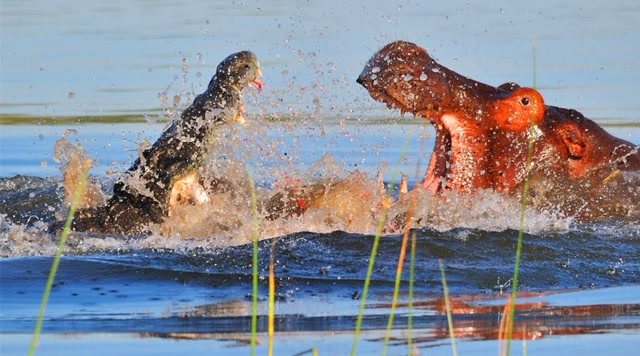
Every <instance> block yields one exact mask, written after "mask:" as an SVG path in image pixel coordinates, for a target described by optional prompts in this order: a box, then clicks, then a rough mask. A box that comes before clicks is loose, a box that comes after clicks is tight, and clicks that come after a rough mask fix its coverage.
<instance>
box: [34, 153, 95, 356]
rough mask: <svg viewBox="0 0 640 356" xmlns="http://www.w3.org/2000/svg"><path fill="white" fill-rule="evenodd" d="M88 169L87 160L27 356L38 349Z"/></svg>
mask: <svg viewBox="0 0 640 356" xmlns="http://www.w3.org/2000/svg"><path fill="white" fill-rule="evenodd" d="M90 168H91V160H90V159H88V160H86V161H85V162H84V165H83V166H82V175H81V176H80V180H79V181H78V186H77V187H76V190H75V192H74V194H73V199H72V201H71V206H70V207H69V213H68V214H67V220H66V221H65V223H64V228H63V230H62V234H61V235H60V242H59V243H58V249H57V250H56V254H55V256H54V257H53V264H52V265H51V270H50V271H49V278H48V279H47V283H46V284H45V288H44V292H43V293H42V302H41V303H40V312H39V313H38V320H37V321H36V326H35V329H34V331H33V339H32V340H31V346H30V347H29V355H33V354H35V351H36V348H37V347H38V342H39V340H40V333H41V332H42V324H43V321H44V314H45V312H46V310H47V303H48V302H49V296H50V294H51V288H52V287H53V282H54V280H55V278H56V274H57V273H58V266H59V265H60V259H61V258H62V251H63V250H64V246H65V244H66V243H67V238H68V237H69V232H70V231H71V223H72V222H73V217H74V216H75V214H76V209H77V207H78V204H79V203H80V199H81V198H82V195H83V194H84V189H85V187H86V184H87V177H88V176H89V169H90Z"/></svg>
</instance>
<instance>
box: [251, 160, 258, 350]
mask: <svg viewBox="0 0 640 356" xmlns="http://www.w3.org/2000/svg"><path fill="white" fill-rule="evenodd" d="M249 184H250V185H251V212H252V214H253V230H252V234H253V279H252V285H253V292H252V300H251V355H255V354H256V346H257V340H258V240H259V238H258V203H257V198H256V184H255V182H254V180H253V174H252V173H251V172H249Z"/></svg>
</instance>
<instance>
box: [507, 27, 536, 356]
mask: <svg viewBox="0 0 640 356" xmlns="http://www.w3.org/2000/svg"><path fill="white" fill-rule="evenodd" d="M532 48H533V87H534V88H536V87H537V76H538V73H537V71H538V69H537V62H538V60H537V48H536V37H535V36H533V37H532ZM537 130H538V128H537V127H535V124H533V123H532V125H531V127H530V128H529V147H528V152H527V166H526V176H525V180H524V187H523V189H522V190H523V191H522V208H521V213H520V228H519V230H518V247H517V248H516V262H515V267H514V271H513V289H512V291H511V298H510V299H509V310H510V312H511V314H510V315H509V318H508V323H507V355H511V341H512V340H513V328H514V325H515V319H516V308H515V306H516V298H517V295H518V282H519V277H520V259H521V255H522V240H523V238H524V219H525V213H526V210H527V200H528V198H529V183H530V182H529V180H530V174H531V161H532V159H533V146H534V143H535V139H536V135H537V133H536V131H537Z"/></svg>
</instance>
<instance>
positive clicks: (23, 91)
mask: <svg viewBox="0 0 640 356" xmlns="http://www.w3.org/2000/svg"><path fill="white" fill-rule="evenodd" d="M638 18H640V6H639V5H638V4H637V2H636V1H631V0H629V1H617V2H608V3H607V2H584V3H579V4H573V3H570V2H564V1H552V0H543V1H537V2H529V3H526V4H523V3H518V2H513V1H493V2H491V3H487V2H471V3H470V2H466V1H447V2H433V3H420V2H408V1H401V2H396V3H392V2H387V1H378V0H374V1H362V2H344V1H324V2H314V1H308V2H280V1H269V2H262V1H261V2H257V1H244V2H229V3H222V2H211V1H201V0H197V1H189V2H170V1H154V2H149V1H142V0H136V1H110V2H107V3H105V2H88V3H85V4H80V3H77V2H74V1H68V0H61V1H55V2H36V1H18V0H7V1H3V2H2V3H1V4H0V39H1V41H0V51H1V56H0V178H7V177H12V176H14V175H16V174H21V175H27V176H37V177H42V178H45V179H46V180H44V181H35V183H31V184H33V186H28V187H14V188H11V189H5V188H6V187H11V185H10V184H7V185H3V186H2V187H3V189H4V190H2V191H0V194H1V196H2V199H3V200H2V202H1V203H2V204H3V205H2V206H3V207H10V208H11V209H13V210H11V211H12V212H13V211H18V212H19V213H20V212H21V213H22V214H23V215H24V216H22V217H23V218H25V219H26V220H30V219H32V218H35V220H38V218H39V219H43V220H46V219H51V218H52V217H51V216H52V215H53V214H54V212H53V211H47V212H46V213H41V215H40V216H36V217H32V216H29V214H28V213H30V212H31V211H43V210H37V209H33V207H29V206H27V208H24V207H21V205H20V204H21V203H23V202H24V203H29V201H30V199H36V200H37V199H39V198H40V197H41V196H44V197H45V198H46V199H49V200H47V201H48V202H49V203H50V202H51V199H54V200H55V199H58V200H59V195H56V194H60V188H59V187H58V183H59V181H60V175H61V174H60V170H59V168H60V165H59V164H58V163H57V162H55V161H54V160H53V144H54V142H55V141H56V140H58V139H59V138H60V137H62V135H63V133H64V132H65V130H67V129H74V130H76V131H77V132H78V133H77V134H76V135H71V136H70V140H71V141H72V142H74V143H77V144H79V145H81V146H82V147H84V148H85V149H86V150H87V151H88V152H89V154H90V155H91V156H92V157H93V158H94V159H95V160H96V165H95V167H94V168H93V170H92V174H93V175H94V177H96V178H97V179H98V180H100V181H101V182H103V183H104V184H106V185H109V183H111V182H112V180H113V179H114V177H116V176H117V172H122V171H124V170H126V169H127V167H129V165H130V164H131V162H132V161H133V160H134V159H135V157H136V149H137V147H138V144H139V143H140V142H141V141H143V140H149V141H153V140H155V139H156V138H157V137H158V136H159V134H160V132H161V131H162V128H163V127H164V125H165V122H166V119H167V118H169V117H171V116H172V115H175V113H176V112H179V111H180V109H182V108H184V107H186V105H188V104H189V103H190V101H191V100H192V99H193V97H194V96H195V95H196V94H198V93H200V92H202V91H203V89H204V86H205V85H206V84H207V82H208V81H209V79H210V77H211V75H212V73H213V70H214V67H215V65H217V63H218V62H219V61H220V60H222V59H223V58H224V57H226V56H227V55H228V54H230V53H232V52H236V51H238V50H242V49H250V50H252V51H254V52H255V53H256V54H257V55H258V57H259V59H260V61H261V67H262V71H263V73H264V78H263V81H264V83H265V87H264V90H263V91H262V92H261V93H257V92H256V91H248V92H247V93H246V96H245V105H246V107H247V110H248V115H247V118H248V121H249V124H248V125H247V126H246V127H244V128H241V129H239V131H238V133H239V134H240V135H241V137H243V138H244V141H242V142H245V143H246V144H244V145H242V148H243V151H242V152H243V155H241V157H242V159H243V160H244V162H245V163H246V164H247V165H248V166H249V167H252V168H253V169H254V170H255V173H256V174H257V178H258V183H259V184H261V185H262V186H268V185H269V184H270V183H272V182H273V179H274V178H273V175H272V173H273V172H274V171H275V172H276V173H282V172H293V171H294V170H299V171H301V172H304V171H305V170H307V169H311V168H312V167H313V166H314V165H315V164H316V162H317V161H318V160H321V159H322V157H323V156H324V155H325V154H326V153H330V154H331V157H332V158H333V159H334V160H335V167H333V170H336V169H337V170H341V171H344V172H350V171H354V170H356V169H357V170H360V171H363V172H365V173H366V174H367V175H368V176H369V177H374V176H375V174H376V172H377V171H378V169H379V168H380V164H381V163H382V162H387V163H388V165H389V167H392V168H393V167H399V170H400V171H401V172H402V173H404V174H407V175H408V176H409V177H410V182H411V183H413V182H415V180H416V179H419V177H420V175H421V174H422V173H423V172H424V169H425V167H426V164H427V163H428V162H427V159H428V157H429V154H430V151H431V149H432V145H433V130H432V128H431V127H429V126H422V125H421V124H420V122H419V121H413V122H409V121H408V120H405V121H401V122H398V121H396V119H398V118H399V113H398V112H394V111H389V110H388V109H387V108H386V107H385V106H384V105H383V104H381V103H378V102H375V101H373V100H372V99H371V98H370V97H369V95H368V93H367V92H366V91H365V90H364V89H363V88H362V87H360V86H359V85H358V84H357V83H355V78H356V77H357V75H358V74H359V73H360V71H361V70H362V68H363V66H364V63H365V62H366V61H367V60H368V58H369V57H370V56H371V55H372V54H373V53H374V52H375V51H376V50H378V49H379V48H380V47H382V46H383V45H384V44H386V43H388V42H390V41H394V40H398V39H402V40H408V41H412V42H415V43H417V44H419V45H421V46H424V47H426V48H428V49H429V51H430V53H431V54H432V55H433V57H435V58H436V59H437V60H438V61H439V62H440V63H441V64H443V65H445V66H447V67H449V68H451V69H453V70H455V71H457V72H459V73H461V74H464V75H467V76H470V77H473V78H474V79H476V80H479V81H483V82H486V83H488V84H492V85H498V84H501V83H503V82H507V81H514V82H518V83H520V84H521V85H526V86H533V85H535V86H536V87H537V88H538V89H539V90H540V91H541V92H542V94H543V95H544V97H545V100H546V102H547V103H548V104H551V105H557V106H562V107H569V108H574V109H577V110H579V111H581V112H582V113H584V114H585V115H586V116H587V117H589V118H592V119H594V120H595V121H597V122H598V123H600V124H602V125H603V126H605V128H606V129H607V130H608V131H609V132H611V133H612V134H614V135H616V136H618V137H622V138H624V139H627V140H629V141H632V142H635V143H638V142H640V120H639V117H640V115H638V114H639V113H640V104H639V102H638V100H637V95H636V93H637V92H638V89H639V88H638V83H640V61H638V58H640V46H638V45H637V44H638V43H640V22H638ZM534 54H535V56H534ZM174 100H175V102H176V105H175V108H174V107H173V103H174ZM114 115H134V116H135V119H136V120H137V122H134V123H131V122H127V123H123V122H119V121H118V119H114V118H113V116H114ZM14 116H21V117H20V118H17V119H16V118H15V117H14ZM273 118H276V119H283V120H281V121H273V120H271V119H273ZM383 118H386V119H388V118H391V120H381V119H383ZM406 119H409V118H406ZM145 121H146V122H145ZM405 142H408V148H404V145H405ZM403 153H404V156H402V155H403ZM274 157H276V158H274ZM399 157H403V159H401V160H400V161H399ZM391 170H392V169H391V168H388V169H387V171H386V173H385V178H386V179H387V180H390V178H391V176H392V174H391V172H390V171H391ZM330 173H331V172H330ZM333 173H335V171H333ZM343 175H344V174H343ZM8 181H10V180H2V183H3V184H4V183H5V182H8ZM41 186H44V187H47V190H44V192H43V190H42V188H41ZM106 190H107V191H108V189H106ZM47 194H48V195H47ZM58 200H55V201H56V202H58ZM488 203H489V204H491V205H488V206H487V207H486V211H483V210H482V209H475V210H473V211H470V210H468V209H466V205H464V204H461V205H460V206H461V208H459V210H457V211H454V213H455V214H456V216H451V219H452V220H454V219H457V220H454V221H462V223H461V224H460V225H462V226H454V227H453V228H451V229H442V228H441V227H435V228H431V227H426V228H424V229H420V230H418V231H417V238H418V242H417V246H418V253H417V256H418V267H417V275H416V278H415V281H416V291H417V296H416V300H417V301H418V302H420V303H422V304H421V305H420V306H419V307H416V308H415V309H414V310H413V313H414V315H415V317H416V319H415V323H416V324H415V329H414V330H415V333H416V337H417V339H416V342H417V348H418V351H419V352H421V353H423V354H442V353H445V354H451V347H450V340H449V336H448V327H447V325H446V317H445V316H444V315H443V314H442V308H441V307H439V305H440V304H439V303H441V300H440V297H441V296H442V286H441V281H442V280H441V276H440V273H439V264H438V259H439V258H441V259H443V263H444V264H445V266H446V268H447V276H448V280H449V286H450V288H451V289H452V292H453V293H454V297H456V298H458V297H459V298H460V299H459V300H457V301H456V303H457V305H459V308H458V310H457V312H456V314H455V315H454V317H453V319H454V325H455V326H456V334H457V335H458V337H459V340H460V345H459V346H460V350H461V352H462V353H463V354H467V353H492V352H497V351H498V342H497V340H495V335H494V333H495V331H496V330H497V328H498V325H497V324H498V323H499V319H500V317H501V316H502V314H501V313H502V309H501V307H500V308H496V309H486V308H485V307H486V306H487V305H498V306H501V305H503V304H504V302H505V296H504V294H503V292H504V291H507V292H508V291H510V281H509V279H510V278H511V275H512V264H513V261H514V253H515V252H514V251H515V241H516V238H517V231H515V230H514V227H517V226H518V224H517V218H518V216H519V214H518V213H517V212H514V211H511V210H514V209H510V208H509V206H508V205H507V208H504V207H502V208H501V209H503V210H502V211H501V210H500V206H501V204H503V203H504V202H502V201H500V199H497V198H496V199H491V197H490V199H489V200H488ZM493 205H498V206H497V207H495V206H493ZM40 208H41V209H42V207H40ZM7 209H8V208H7ZM448 209H451V207H449V208H448ZM45 210H46V209H45ZM436 210H437V209H436ZM445 211H449V210H445ZM1 213H2V214H7V213H9V212H8V211H3V212H1ZM239 215H240V213H239ZM30 221H32V220H30ZM45 223H46V222H45ZM45 223H40V224H37V223H36V224H34V225H28V226H27V225H21V224H20V223H16V222H15V221H12V220H11V219H6V220H5V219H4V218H3V221H2V222H0V253H1V255H2V256H3V258H2V259H0V271H1V273H0V282H1V285H2V288H0V351H1V353H3V354H5V353H7V354H15V353H19V354H22V353H24V352H25V351H26V350H27V347H28V343H29V342H30V336H31V335H30V333H31V331H32V330H33V327H34V323H35V317H36V313H37V310H38V308H39V301H40V296H41V293H42V287H43V286H44V281H45V279H46V277H47V273H48V271H49V267H50V265H51V257H50V256H51V255H52V254H53V252H54V251H55V246H56V243H57V238H55V237H52V236H51V235H49V234H47V233H46V231H45V230H46V224H45ZM528 223H529V224H530V225H528V226H529V227H530V230H532V232H531V233H530V234H527V235H525V250H524V255H523V271H522V278H523V279H522V284H521V289H522V290H523V291H524V292H528V293H538V292H542V294H540V295H530V296H529V297H528V299H525V300H524V301H525V302H530V303H531V304H528V305H526V306H525V307H523V308H524V309H523V310H522V313H521V314H519V318H521V319H520V320H521V324H520V325H522V326H523V327H524V328H526V329H527V330H529V331H530V332H531V333H530V334H528V335H527V336H526V338H527V340H528V341H527V346H526V347H527V348H528V350H529V352H530V353H534V354H541V353H545V352H549V350H552V352H556V353H578V352H579V353H581V354H585V355H587V354H602V353H603V352H614V353H616V352H619V353H627V354H628V353H632V352H634V351H635V349H636V345H637V340H638V330H639V329H638V325H640V324H639V323H638V320H639V318H640V307H639V305H640V299H639V298H638V295H639V294H638V286H640V260H639V259H638V256H640V253H639V252H638V251H639V250H640V244H639V242H640V227H638V226H637V225H625V224H621V223H619V222H615V221H613V222H607V223H605V224H599V225H594V226H576V225H573V224H571V223H570V222H566V221H560V222H558V221H555V220H549V219H547V218H546V217H544V216H543V217H539V216H533V219H532V220H531V221H528ZM321 227H323V228H325V229H326V226H321ZM285 228H286V226H285ZM314 228H318V225H312V224H308V225H306V226H303V229H299V230H296V231H289V230H287V229H284V228H283V229H282V230H276V231H283V232H282V233H281V235H283V236H281V237H280V239H279V240H278V242H277V246H278V248H277V249H276V258H277V263H276V275H277V278H278V285H279V287H278V293H279V297H278V302H277V304H276V305H277V308H278V309H277V311H276V315H277V316H279V317H277V321H276V325H277V326H276V330H277V333H276V350H277V351H278V354H280V353H283V354H296V353H298V352H301V351H304V350H306V349H309V348H310V347H315V346H317V347H319V348H320V350H321V354H333V353H337V354H344V353H348V352H349V350H350V348H351V344H352V342H353V330H354V325H355V315H357V313H358V308H359V305H360V300H358V299H352V297H353V296H354V294H355V292H359V293H362V285H363V280H364V276H365V274H366V268H367V265H368V259H369V258H370V251H371V248H372V246H373V244H374V238H373V236H371V234H370V232H368V231H360V232H358V231H356V232H333V233H332V232H326V231H325V230H322V231H323V232H306V231H307V230H313V229H314ZM285 230H286V232H285ZM234 237H235V236H234ZM215 241H217V240H216V239H215V238H213V237H212V238H211V239H204V240H201V241H184V240H182V239H181V238H180V237H179V236H169V237H165V236H157V235H152V236H148V237H143V238H139V239H128V238H125V237H121V236H111V237H107V238H105V237H104V236H102V237H101V236H94V235H92V234H83V233H77V234H75V235H73V236H72V238H71V239H70V240H69V243H68V247H67V250H66V257H64V258H63V260H62V263H61V270H60V274H59V276H58V279H57V284H56V287H55V288H54V290H53V292H52V299H51V301H50V304H49V308H48V311H47V316H48V319H47V320H46V321H45V323H44V332H45V335H44V336H43V338H42V342H41V344H40V347H39V349H38V353H39V354H56V353H65V354H86V353H88V352H95V350H103V351H104V352H105V353H119V354H127V353H128V354H140V353H145V352H148V353H152V352H153V353H159V352H165V353H169V352H171V353H172V354H175V353H176V352H178V353H184V352H202V353H205V352H208V353H211V351H214V352H217V353H220V354H230V353H237V352H243V353H248V352H249V350H248V346H247V344H246V341H247V333H248V330H249V329H248V325H249V324H248V323H249V315H250V307H251V306H250V301H249V297H248V295H249V294H250V293H251V285H250V278H251V275H250V273H251V268H250V259H251V253H252V247H251V246H248V245H241V246H235V247H221V246H218V245H216V244H215V243H214V242H215ZM273 241H274V240H266V241H263V242H262V245H261V251H262V253H261V255H260V256H261V257H260V258H261V260H260V261H261V262H260V268H261V272H260V273H261V275H262V277H261V285H260V298H261V299H260V309H259V313H260V314H261V315H262V316H264V315H265V314H266V310H267V309H266V308H267V306H266V299H265V298H266V297H267V292H266V277H265V276H266V274H267V264H266V263H267V260H268V254H266V252H267V251H269V249H270V244H271V242H273ZM401 243H402V236H400V235H389V236H385V237H384V238H383V239H382V241H381V243H380V250H379V253H378V256H377V258H378V260H377V264H376V268H375V270H374V276H373V282H372V294H371V296H370V301H369V303H368V304H367V311H366V314H367V317H366V318H365V321H364V324H363V325H364V329H365V330H366V331H365V332H364V334H363V337H362V341H361V342H360V348H359V351H360V352H361V353H362V354H369V353H379V352H380V350H381V348H382V338H383V337H384V328H385V327H386V323H387V320H388V315H389V312H390V311H389V305H388V303H389V301H390V295H391V292H392V290H393V281H394V278H395V267H396V266H397V261H398V253H399V250H400V245H401ZM407 263H408V260H407ZM408 279H409V277H408V275H406V274H405V275H403V280H404V282H403V284H402V285H403V289H402V292H401V305H400V309H399V315H398V316H397V322H396V324H395V327H396V328H397V329H396V330H395V331H394V336H395V339H394V340H395V341H394V343H392V345H391V352H393V353H402V354H404V353H406V351H407V350H406V342H407V335H406V331H407V328H408V313H409V309H408V307H407V305H406V302H407V298H408V297H407V284H408ZM523 298H526V297H523ZM402 303H404V304H402ZM592 306H596V307H592ZM264 319H265V318H264V317H261V319H260V320H261V323H260V325H259V330H260V332H261V333H262V334H261V337H262V341H263V344H262V346H260V349H259V350H260V352H264V351H265V347H266V346H265V345H266V336H265V334H264V332H265V330H266V324H265V323H264ZM534 340H535V341H534ZM516 345H517V346H516V347H515V350H517V352H519V350H521V349H522V347H521V343H520V342H519V343H517V344H516ZM596 345H597V346H596ZM599 347H602V348H599Z"/></svg>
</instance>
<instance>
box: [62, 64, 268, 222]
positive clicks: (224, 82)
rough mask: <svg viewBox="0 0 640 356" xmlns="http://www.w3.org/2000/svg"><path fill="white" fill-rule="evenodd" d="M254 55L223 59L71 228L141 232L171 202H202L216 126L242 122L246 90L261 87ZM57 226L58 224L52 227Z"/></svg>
mask: <svg viewBox="0 0 640 356" xmlns="http://www.w3.org/2000/svg"><path fill="white" fill-rule="evenodd" d="M260 75H261V72H260V67H259V64H258V60H257V57H256V56H255V54H253V53H251V52H249V51H243V52H238V53H235V54H232V55H230V56H228V57H227V58H226V59H225V60H224V61H222V62H221V63H220V64H219V65H218V67H217V69H216V74H215V75H214V76H213V78H212V79H211V81H210V82H209V85H208V87H207V90H206V91H205V92H204V93H202V94H200V95H198V96H197V97H196V98H195V100H194V101H193V103H192V104H191V106H190V107H189V108H187V109H186V110H185V111H184V112H183V113H182V115H181V117H180V119H179V120H177V121H175V122H173V123H172V124H171V126H170V127H169V128H167V129H166V130H165V131H164V132H163V133H162V135H161V136H160V138H159V139H158V140H157V141H156V142H155V143H154V144H153V145H152V146H151V147H150V148H148V149H146V150H144V151H143V152H142V153H141V155H140V157H139V158H138V159H137V160H136V161H135V163H134V164H133V165H132V166H131V168H130V169H129V170H128V172H127V174H126V176H125V178H124V179H122V180H120V181H118V182H117V183H115V184H114V187H113V195H112V196H111V198H110V199H109V200H108V201H107V202H106V204H104V205H102V206H99V207H95V208H88V209H82V210H80V211H78V213H77V215H76V218H75V219H74V222H73V228H74V229H75V230H80V231H98V232H108V233H118V234H132V233H139V232H142V231H143V229H144V228H145V227H146V226H147V225H148V224H151V223H160V222H162V221H163V219H164V218H166V217H167V216H168V215H169V214H170V210H171V206H172V204H180V203H182V202H184V201H188V202H196V203H198V202H204V201H206V200H207V196H206V193H205V192H204V188H202V186H200V185H199V182H198V168H199V167H200V166H201V165H202V163H203V162H204V159H205V157H206V155H207V153H208V152H209V149H210V148H211V147H212V146H213V145H214V144H215V139H216V131H217V127H218V126H219V125H221V124H224V123H230V122H233V121H238V122H241V123H242V122H243V120H244V119H243V117H242V111H243V110H244V109H243V106H242V89H243V88H244V87H246V86H249V85H251V83H255V84H256V85H257V86H258V89H261V87H262V82H261V81H260V79H259V77H260ZM57 228H59V224H54V225H53V226H52V229H54V230H55V229H57Z"/></svg>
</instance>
